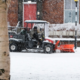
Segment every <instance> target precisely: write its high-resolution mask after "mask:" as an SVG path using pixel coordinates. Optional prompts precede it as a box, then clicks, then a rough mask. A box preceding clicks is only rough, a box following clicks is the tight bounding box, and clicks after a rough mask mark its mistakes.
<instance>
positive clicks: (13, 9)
mask: <svg viewBox="0 0 80 80" xmlns="http://www.w3.org/2000/svg"><path fill="white" fill-rule="evenodd" d="M8 21H9V24H10V25H11V26H16V25H17V22H18V0H11V3H10V7H9V10H8Z"/></svg>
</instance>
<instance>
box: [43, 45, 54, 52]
mask: <svg viewBox="0 0 80 80" xmlns="http://www.w3.org/2000/svg"><path fill="white" fill-rule="evenodd" d="M44 52H45V53H52V52H53V47H52V45H50V44H47V45H45V47H44Z"/></svg>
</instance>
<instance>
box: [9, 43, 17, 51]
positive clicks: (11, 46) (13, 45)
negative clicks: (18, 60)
mask: <svg viewBox="0 0 80 80" xmlns="http://www.w3.org/2000/svg"><path fill="white" fill-rule="evenodd" d="M9 49H10V51H11V52H15V51H17V45H16V44H15V43H12V44H10V46H9Z"/></svg>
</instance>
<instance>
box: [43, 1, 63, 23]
mask: <svg viewBox="0 0 80 80" xmlns="http://www.w3.org/2000/svg"><path fill="white" fill-rule="evenodd" d="M42 6H43V8H42V9H43V10H42V12H43V15H42V16H43V20H47V21H49V22H50V23H51V24H54V23H55V24H57V23H58V24H59V23H63V20H64V16H63V15H64V0H43V4H42Z"/></svg>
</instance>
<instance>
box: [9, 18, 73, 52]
mask: <svg viewBox="0 0 80 80" xmlns="http://www.w3.org/2000/svg"><path fill="white" fill-rule="evenodd" d="M25 22H26V23H27V27H26V28H24V29H23V31H21V33H20V35H17V37H18V38H17V37H16V38H15V37H12V38H9V49H10V51H11V52H16V51H19V52H20V51H22V50H23V49H42V50H43V52H44V53H52V52H55V51H56V50H60V51H64V52H66V51H67V52H74V44H67V45H66V44H64V45H60V46H59V47H58V44H59V42H60V41H57V42H56V43H55V42H54V41H53V40H51V39H49V38H48V37H47V36H48V23H47V21H43V20H26V21H25ZM28 24H31V27H32V26H33V24H43V25H44V29H43V30H44V32H43V33H42V34H41V37H40V38H39V35H38V32H37V27H34V28H33V30H34V33H33V34H31V32H32V31H31V30H30V29H29V28H28ZM19 36H21V37H22V38H19Z"/></svg>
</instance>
